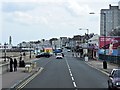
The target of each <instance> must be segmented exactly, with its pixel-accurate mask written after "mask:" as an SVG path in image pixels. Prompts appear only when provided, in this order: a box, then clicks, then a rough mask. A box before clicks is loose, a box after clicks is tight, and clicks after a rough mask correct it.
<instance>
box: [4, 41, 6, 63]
mask: <svg viewBox="0 0 120 90" xmlns="http://www.w3.org/2000/svg"><path fill="white" fill-rule="evenodd" d="M4 53H5V60H4V61H5V62H6V42H5V43H4Z"/></svg>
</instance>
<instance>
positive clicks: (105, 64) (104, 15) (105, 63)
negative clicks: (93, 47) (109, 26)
mask: <svg viewBox="0 0 120 90" xmlns="http://www.w3.org/2000/svg"><path fill="white" fill-rule="evenodd" d="M89 14H95V13H94V12H91V13H89ZM100 14H101V15H103V17H104V61H103V68H104V69H107V62H106V61H105V57H106V13H100Z"/></svg>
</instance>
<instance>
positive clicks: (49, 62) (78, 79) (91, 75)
mask: <svg viewBox="0 0 120 90" xmlns="http://www.w3.org/2000/svg"><path fill="white" fill-rule="evenodd" d="M37 65H39V66H40V67H43V68H44V69H43V71H42V72H41V73H40V74H39V75H38V76H37V77H35V78H34V79H33V80H32V81H31V82H30V83H28V84H27V85H26V86H25V87H24V88H107V79H108V76H107V75H105V74H103V73H102V72H100V71H98V70H96V69H94V68H92V67H90V66H88V65H87V64H86V63H85V61H83V60H82V59H81V60H80V59H77V58H75V57H72V53H71V52H66V53H65V57H64V58H63V59H56V58H55V56H52V57H50V58H40V60H38V61H37Z"/></svg>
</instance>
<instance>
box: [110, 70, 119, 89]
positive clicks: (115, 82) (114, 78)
mask: <svg viewBox="0 0 120 90" xmlns="http://www.w3.org/2000/svg"><path fill="white" fill-rule="evenodd" d="M108 88H109V89H114V90H117V89H118V90H120V69H113V70H112V72H111V73H110V75H109V79H108Z"/></svg>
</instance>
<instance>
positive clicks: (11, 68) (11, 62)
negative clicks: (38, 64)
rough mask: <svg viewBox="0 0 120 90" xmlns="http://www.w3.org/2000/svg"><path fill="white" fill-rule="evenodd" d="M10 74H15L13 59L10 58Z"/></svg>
mask: <svg viewBox="0 0 120 90" xmlns="http://www.w3.org/2000/svg"><path fill="white" fill-rule="evenodd" d="M10 72H13V59H12V58H10Z"/></svg>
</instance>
